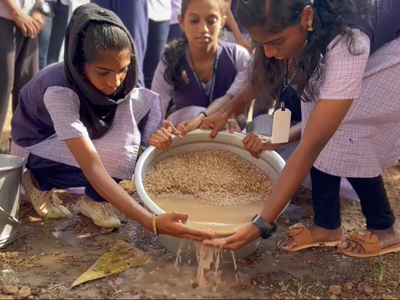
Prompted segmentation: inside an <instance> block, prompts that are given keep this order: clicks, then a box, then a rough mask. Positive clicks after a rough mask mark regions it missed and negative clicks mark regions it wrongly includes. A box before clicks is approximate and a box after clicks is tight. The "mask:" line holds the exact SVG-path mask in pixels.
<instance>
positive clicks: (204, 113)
mask: <svg viewBox="0 0 400 300" xmlns="http://www.w3.org/2000/svg"><path fill="white" fill-rule="evenodd" d="M199 115H203V116H204V117H206V118H207V117H208V116H207V114H206V112H205V111H201V112H200V113H199Z"/></svg>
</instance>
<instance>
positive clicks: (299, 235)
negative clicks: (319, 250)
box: [286, 223, 314, 246]
mask: <svg viewBox="0 0 400 300" xmlns="http://www.w3.org/2000/svg"><path fill="white" fill-rule="evenodd" d="M286 234H287V236H288V237H291V238H292V239H294V241H295V242H296V245H297V246H301V245H305V244H310V243H313V242H314V239H313V237H312V235H311V232H310V230H309V229H308V228H307V227H306V226H305V225H304V224H302V223H297V224H294V225H293V226H291V227H289V230H288V231H287V233H286Z"/></svg>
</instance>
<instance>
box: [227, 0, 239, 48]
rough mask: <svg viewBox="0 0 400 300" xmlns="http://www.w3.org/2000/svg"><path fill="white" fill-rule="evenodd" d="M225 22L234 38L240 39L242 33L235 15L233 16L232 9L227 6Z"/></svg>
mask: <svg viewBox="0 0 400 300" xmlns="http://www.w3.org/2000/svg"><path fill="white" fill-rule="evenodd" d="M227 2H228V3H229V7H230V4H231V1H227ZM226 23H228V26H229V29H230V30H231V31H232V33H233V35H234V36H235V38H236V40H238V41H239V40H240V39H241V38H242V33H241V32H240V30H239V26H238V24H237V23H236V20H235V17H234V16H233V13H232V10H231V9H230V8H229V9H227V12H226Z"/></svg>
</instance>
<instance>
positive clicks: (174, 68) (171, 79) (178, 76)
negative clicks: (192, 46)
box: [161, 0, 227, 89]
mask: <svg viewBox="0 0 400 300" xmlns="http://www.w3.org/2000/svg"><path fill="white" fill-rule="evenodd" d="M192 1H198V0H182V6H181V17H182V19H184V18H185V14H186V11H187V8H188V6H189V4H190V3H191V2H192ZM215 1H216V2H217V3H218V5H219V7H220V9H221V14H222V16H224V15H225V10H226V8H227V5H226V1H225V0H215ZM224 35H225V31H224V30H223V29H221V32H220V36H219V38H221V39H222V38H224ZM187 45H188V40H187V38H186V36H185V33H183V34H182V38H181V39H179V40H175V41H172V42H170V43H168V44H167V46H166V47H165V51H164V54H163V56H162V58H161V59H162V61H163V63H164V64H165V65H166V69H165V73H164V79H165V81H166V82H168V83H169V84H170V85H171V86H173V87H174V88H175V89H176V88H178V87H179V86H181V85H183V84H185V83H187V82H185V81H186V80H187V78H183V77H184V74H183V69H182V68H181V67H180V66H179V62H180V60H181V59H183V58H184V57H185V51H186V47H187Z"/></svg>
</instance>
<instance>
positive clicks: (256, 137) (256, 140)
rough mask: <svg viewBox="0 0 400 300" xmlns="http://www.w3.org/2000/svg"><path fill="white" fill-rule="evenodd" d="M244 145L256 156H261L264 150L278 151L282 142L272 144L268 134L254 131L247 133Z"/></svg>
mask: <svg viewBox="0 0 400 300" xmlns="http://www.w3.org/2000/svg"><path fill="white" fill-rule="evenodd" d="M243 145H244V147H245V148H246V149H247V150H248V151H249V152H250V154H251V155H252V156H253V157H254V158H260V154H261V151H263V150H270V151H277V150H278V149H279V148H280V147H281V146H282V144H272V143H271V139H270V138H269V137H268V136H265V135H261V134H257V133H255V132H254V131H253V132H251V133H249V134H248V135H246V137H245V138H244V139H243Z"/></svg>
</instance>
